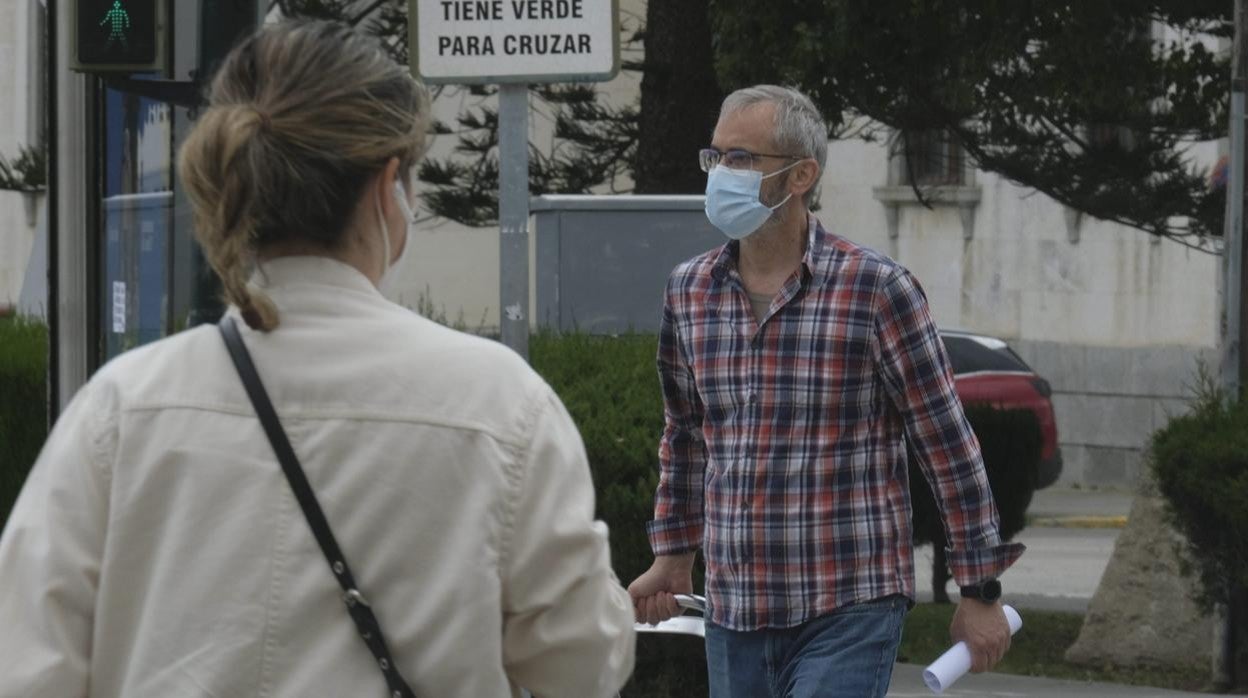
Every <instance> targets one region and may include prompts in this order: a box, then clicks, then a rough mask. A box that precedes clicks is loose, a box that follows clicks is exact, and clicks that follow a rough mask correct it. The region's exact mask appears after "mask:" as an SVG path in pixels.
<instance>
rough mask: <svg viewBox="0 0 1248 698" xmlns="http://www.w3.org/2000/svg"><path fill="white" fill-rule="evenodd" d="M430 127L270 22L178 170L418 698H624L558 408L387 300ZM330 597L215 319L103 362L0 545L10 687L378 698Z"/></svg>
mask: <svg viewBox="0 0 1248 698" xmlns="http://www.w3.org/2000/svg"><path fill="white" fill-rule="evenodd" d="M428 122H429V105H428V98H427V96H426V93H425V91H424V89H423V88H422V87H421V86H420V85H419V84H417V83H416V82H414V81H413V80H412V79H411V77H410V76H409V75H408V73H407V71H406V69H404V68H403V67H401V66H399V65H396V64H395V63H394V62H393V61H391V60H390V59H389V58H388V57H387V56H386V55H385V53H384V51H382V50H381V48H380V46H379V45H378V44H377V43H376V42H375V41H374V40H372V39H369V38H367V37H365V36H362V35H360V34H358V33H356V32H354V31H352V30H351V29H349V28H347V27H344V26H342V25H337V24H331V23H324V22H289V23H281V24H277V25H271V26H269V27H266V28H265V29H263V30H262V31H260V32H259V33H257V34H256V35H254V36H253V37H251V38H249V39H248V40H246V41H244V42H243V43H242V44H240V45H239V46H238V47H237V48H235V49H234V51H233V52H232V53H231V54H230V55H229V56H228V58H227V59H226V60H225V61H224V63H223V65H222V67H221V69H220V71H219V73H218V74H217V75H216V77H215V79H214V81H213V83H212V86H211V91H210V95H209V106H208V108H207V109H206V111H204V113H203V114H202V116H201V117H200V118H199V120H198V123H196V125H195V127H194V130H193V132H192V133H191V134H190V136H189V137H188V139H187V141H186V143H185V145H184V146H183V147H182V149H181V152H180V154H179V163H178V165H179V174H180V176H181V182H182V185H183V186H184V187H185V190H186V193H187V195H188V197H189V199H190V201H191V203H192V206H193V210H194V214H195V222H196V234H197V237H198V240H199V241H200V243H201V245H202V246H203V249H204V253H205V255H206V257H207V258H208V260H209V262H210V263H211V265H212V268H213V269H214V270H215V271H216V273H217V275H218V276H220V278H221V282H222V285H223V287H224V290H225V294H226V297H227V299H228V301H229V302H230V304H231V307H230V309H229V311H228V314H229V315H230V316H232V317H234V318H236V319H237V320H238V321H239V323H240V324H242V325H245V327H243V331H242V335H243V340H244V343H245V345H246V347H247V349H248V350H249V352H250V353H251V355H252V357H253V359H254V361H255V364H256V368H257V369H258V372H259V374H260V377H261V379H262V380H263V382H264V385H265V387H266V388H267V390H268V393H269V395H270V397H271V399H272V401H273V403H274V405H275V407H276V411H277V413H278V415H279V417H280V419H281V424H282V426H283V427H284V429H285V431H286V433H287V434H288V435H289V437H290V441H291V442H292V443H293V445H294V450H295V452H296V454H297V456H298V459H299V461H300V462H301V463H302V467H303V470H304V471H305V472H306V473H307V476H308V479H309V481H310V484H311V488H312V490H313V491H314V492H315V494H316V497H317V498H318V499H319V501H320V506H321V508H322V509H323V510H324V512H325V515H326V517H327V519H328V522H329V524H330V527H331V528H332V530H333V533H334V535H335V537H336V538H337V541H338V543H339V544H340V545H341V547H342V549H343V552H344V553H345V557H346V559H347V560H348V561H349V563H350V567H351V569H352V570H353V572H354V575H355V578H356V580H357V582H358V583H359V586H360V590H361V592H362V593H363V595H364V597H365V598H366V599H367V600H368V601H369V602H370V603H371V606H372V609H373V610H374V612H375V613H376V615H377V617H378V618H379V619H380V622H381V627H382V628H383V629H384V631H385V639H386V641H387V643H388V645H389V649H390V653H391V654H392V656H393V657H394V660H395V663H396V665H397V666H398V668H399V670H400V671H401V673H402V675H403V676H404V677H405V678H406V680H407V682H408V683H409V685H410V686H411V688H412V689H413V691H414V693H415V695H417V696H433V697H437V698H443V697H446V696H462V697H464V698H488V697H490V696H513V695H519V694H520V688H521V687H524V688H527V689H528V690H530V691H532V692H533V693H534V694H535V695H538V696H544V697H545V696H568V697H575V698H586V697H593V696H610V695H614V694H615V691H616V690H617V689H618V687H619V686H620V685H621V684H623V683H624V680H625V679H626V677H627V676H628V673H629V672H630V671H631V668H632V663H633V642H634V637H633V630H632V624H633V611H632V607H631V603H630V602H629V600H628V596H627V594H626V593H625V592H624V590H623V589H622V588H621V587H620V585H619V583H618V581H617V580H616V578H615V576H614V574H613V573H612V571H611V567H610V555H609V551H608V548H607V532H606V529H605V527H604V526H603V525H602V524H601V523H600V522H595V521H594V520H593V512H594V494H593V489H592V487H591V483H590V476H589V470H588V467H587V464H586V460H585V453H584V448H583V446H582V444H581V440H580V437H579V435H578V434H577V432H576V429H575V427H574V426H573V424H572V422H571V420H570V419H569V417H568V415H567V413H566V411H565V410H564V408H563V405H562V404H561V403H560V401H559V399H558V398H557V397H556V396H555V395H554V394H553V393H552V392H551V390H550V388H549V387H548V386H547V385H546V384H545V383H544V382H543V381H542V380H541V379H540V378H539V377H538V376H537V375H536V374H535V373H534V372H533V371H532V370H530V369H529V367H528V366H527V365H526V364H525V363H524V361H522V360H521V359H520V358H519V357H518V356H516V355H515V354H514V353H512V352H510V351H509V350H507V349H505V348H504V347H502V346H501V345H499V344H497V343H494V342H490V341H487V340H484V339H479V338H474V337H471V336H467V335H464V334H460V333H457V332H454V331H451V330H449V329H446V328H443V327H441V326H439V325H436V324H434V323H432V322H429V321H427V320H424V319H422V318H420V317H419V316H417V315H415V314H413V313H411V312H409V311H407V310H405V309H404V308H402V307H400V306H397V305H394V304H392V303H390V302H388V301H387V300H386V299H385V298H384V297H383V296H382V294H381V293H380V292H379V291H378V286H379V285H380V284H381V283H382V281H383V279H384V278H385V277H386V275H387V273H388V272H389V270H390V269H391V268H392V266H393V264H394V262H395V261H396V260H397V259H398V258H399V256H400V255H401V254H402V253H403V252H404V251H405V249H406V247H407V243H408V240H407V228H408V225H409V223H410V213H409V211H410V207H411V204H412V200H411V199H410V198H409V196H410V194H409V192H410V191H411V186H410V184H411V182H410V172H411V170H412V167H413V166H414V165H415V164H416V163H417V161H418V160H419V158H420V156H421V154H422V153H423V151H424V148H425V133H426V130H427V128H428ZM413 253H414V254H419V251H418V250H414V251H413ZM340 595H341V591H340V589H339V587H338V584H337V582H336V581H335V578H334V575H333V574H332V573H331V571H330V567H329V565H328V564H327V562H326V559H325V558H324V557H323V556H322V553H321V550H320V548H319V547H318V546H317V542H316V539H315V538H314V537H313V535H312V533H311V531H310V529H309V526H308V523H307V521H306V520H305V518H304V514H303V512H302V511H301V509H300V506H299V504H298V503H297V502H296V501H295V499H294V497H293V495H292V490H291V487H290V485H289V484H288V483H287V481H286V479H285V477H284V475H283V473H282V470H281V469H280V468H279V466H278V463H277V461H276V459H275V457H274V453H273V450H272V448H271V447H270V445H269V442H268V441H267V440H266V438H265V435H264V432H263V431H262V429H261V425H260V422H259V421H258V420H257V417H256V413H255V411H254V410H253V408H252V406H251V404H250V403H249V401H248V398H247V396H246V394H245V393H244V390H243V386H242V384H241V382H240V380H239V377H238V375H237V374H236V373H235V369H234V367H233V366H232V365H231V363H230V358H229V356H228V355H227V352H226V348H225V346H224V344H223V342H222V338H221V336H220V335H219V334H218V332H217V329H216V328H215V327H211V326H207V327H198V328H195V329H192V330H189V331H186V332H182V333H180V334H178V335H175V336H173V337H169V338H167V339H164V340H161V341H158V342H155V343H153V344H150V345H147V346H145V347H142V348H139V349H136V350H134V351H131V352H128V353H126V354H124V355H122V356H120V357H118V358H117V359H115V360H114V361H112V362H110V363H109V364H108V365H106V366H105V367H104V368H102V369H101V370H100V371H99V372H98V373H97V374H96V375H95V376H94V377H93V378H92V379H91V381H90V382H89V383H88V384H87V385H86V386H85V387H84V388H83V389H82V390H81V391H79V393H78V395H77V396H76V397H75V398H74V400H73V401H72V403H71V404H70V405H69V406H68V408H67V409H66V411H65V412H64V414H63V415H62V416H61V418H60V420H59V421H58V422H57V424H56V427H55V429H54V430H53V432H52V434H51V436H50V437H49V439H48V442H47V444H46V445H45V447H44V449H43V452H42V453H41V455H40V456H39V460H38V462H37V463H36V464H35V467H34V469H33V471H32V473H31V475H30V478H29V480H28V482H27V483H26V485H25V488H24V489H23V492H22V494H21V496H20V498H19V500H18V502H17V504H16V507H15V509H14V511H13V513H12V515H11V517H10V519H9V521H8V522H7V525H6V526H5V529H4V534H3V537H2V538H0V628H3V631H2V632H0V696H58V697H60V696H99V697H110V698H111V697H113V696H127V697H144V696H160V697H162V698H163V697H166V696H382V695H390V692H389V690H388V689H387V685H386V682H385V680H383V677H382V674H381V672H380V671H379V670H378V666H377V663H376V662H375V660H374V658H373V656H372V655H371V654H370V652H369V649H368V648H367V647H366V646H365V644H364V643H363V642H362V641H361V638H360V636H359V635H358V634H357V632H356V628H355V626H354V625H353V623H352V621H351V618H350V617H349V616H348V613H347V611H346V608H345V607H344V604H343V602H342V600H341V598H340Z"/></svg>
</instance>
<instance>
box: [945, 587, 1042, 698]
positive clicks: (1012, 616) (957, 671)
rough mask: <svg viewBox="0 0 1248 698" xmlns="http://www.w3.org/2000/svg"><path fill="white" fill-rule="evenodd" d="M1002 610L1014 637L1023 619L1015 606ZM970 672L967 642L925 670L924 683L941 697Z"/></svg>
mask: <svg viewBox="0 0 1248 698" xmlns="http://www.w3.org/2000/svg"><path fill="white" fill-rule="evenodd" d="M1001 608H1002V610H1004V611H1005V620H1006V622H1008V623H1009V624H1010V634H1011V635H1013V634H1014V633H1016V632H1018V629H1019V628H1021V627H1023V618H1022V616H1020V615H1018V611H1015V610H1014V607H1013V606H1002V607H1001ZM970 670H971V652H970V650H968V649H966V643H965V642H959V643H958V644H956V645H954V646H953V647H950V648H949V651H947V652H945V653H944V654H942V655H940V658H939V659H937V660H936V661H934V662H932V663H931V665H930V666H928V667H927V668H926V669H924V670H923V683H925V684H927V687H928V688H930V689H932V693H935V694H936V695H940V694H941V693H944V692H945V689H947V688H949V687H950V686H952V685H953V682H954V681H957V680H958V679H960V678H962V676H963V675H964V674H966V672H968V671H970Z"/></svg>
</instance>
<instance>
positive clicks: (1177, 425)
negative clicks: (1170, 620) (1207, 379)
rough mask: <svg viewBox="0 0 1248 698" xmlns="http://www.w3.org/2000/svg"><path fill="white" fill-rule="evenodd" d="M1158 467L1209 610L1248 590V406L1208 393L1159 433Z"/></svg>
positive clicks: (1154, 459) (1154, 453)
mask: <svg viewBox="0 0 1248 698" xmlns="http://www.w3.org/2000/svg"><path fill="white" fill-rule="evenodd" d="M1150 461H1151V463H1150V465H1151V468H1152V472H1153V474H1154V475H1155V477H1156V479H1157V488H1158V490H1160V492H1161V494H1162V496H1163V497H1164V498H1165V500H1166V509H1167V512H1168V514H1169V518H1170V520H1171V523H1172V524H1173V525H1174V526H1175V528H1176V529H1177V530H1178V531H1179V532H1181V533H1182V534H1183V535H1184V536H1185V537H1186V539H1187V546H1188V549H1189V552H1190V553H1191V555H1190V557H1191V560H1192V563H1193V565H1194V568H1193V569H1191V570H1190V571H1191V572H1192V573H1194V574H1195V575H1196V576H1197V577H1198V578H1199V580H1200V585H1199V588H1198V590H1197V593H1196V594H1195V598H1196V600H1197V601H1198V602H1200V603H1201V604H1202V606H1203V607H1204V608H1206V609H1208V608H1210V607H1211V606H1212V605H1213V604H1214V603H1215V602H1226V601H1228V600H1229V599H1230V594H1231V591H1232V589H1233V588H1234V587H1235V586H1236V585H1238V586H1239V587H1240V588H1244V587H1248V403H1245V402H1242V401H1241V402H1239V403H1236V404H1233V405H1228V404H1226V403H1225V402H1224V401H1223V400H1222V399H1220V397H1219V395H1218V394H1217V393H1206V395H1205V396H1204V397H1202V398H1200V399H1199V400H1198V401H1197V403H1196V404H1195V405H1194V409H1193V410H1192V412H1190V413H1189V414H1186V415H1184V416H1181V417H1176V418H1175V419H1172V420H1171V421H1170V423H1169V424H1167V425H1166V426H1165V427H1164V428H1162V429H1161V430H1160V431H1158V432H1157V433H1155V434H1154V435H1153V438H1152V443H1151V458H1150Z"/></svg>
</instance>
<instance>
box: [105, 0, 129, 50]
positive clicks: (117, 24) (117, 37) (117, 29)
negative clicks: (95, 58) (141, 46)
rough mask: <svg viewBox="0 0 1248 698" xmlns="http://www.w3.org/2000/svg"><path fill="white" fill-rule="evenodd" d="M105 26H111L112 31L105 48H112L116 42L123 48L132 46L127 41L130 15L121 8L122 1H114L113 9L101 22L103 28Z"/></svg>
mask: <svg viewBox="0 0 1248 698" xmlns="http://www.w3.org/2000/svg"><path fill="white" fill-rule="evenodd" d="M105 24H107V25H109V28H110V31H109V33H108V41H107V42H106V43H105V44H104V48H106V49H107V48H108V47H109V46H112V45H113V42H114V41H117V42H119V43H120V44H121V46H122V48H127V47H129V46H130V42H129V41H127V40H126V34H127V33H129V31H130V13H129V12H126V8H124V7H122V6H121V0H113V7H112V9H110V10H109V11H108V13H107V14H105V15H104V19H101V20H100V26H101V27H102V26H104V25H105Z"/></svg>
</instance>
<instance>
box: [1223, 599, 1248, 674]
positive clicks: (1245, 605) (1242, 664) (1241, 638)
mask: <svg viewBox="0 0 1248 698" xmlns="http://www.w3.org/2000/svg"><path fill="white" fill-rule="evenodd" d="M1228 611H1229V613H1230V615H1231V658H1230V661H1231V684H1232V687H1233V688H1234V689H1235V690H1236V691H1237V692H1238V691H1245V690H1248V589H1246V588H1244V587H1243V586H1242V585H1236V586H1235V587H1234V589H1233V590H1232V592H1231V600H1230V603H1229V604H1228Z"/></svg>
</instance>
